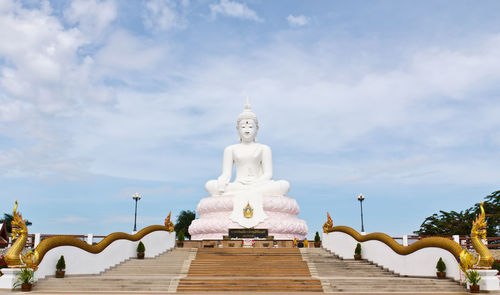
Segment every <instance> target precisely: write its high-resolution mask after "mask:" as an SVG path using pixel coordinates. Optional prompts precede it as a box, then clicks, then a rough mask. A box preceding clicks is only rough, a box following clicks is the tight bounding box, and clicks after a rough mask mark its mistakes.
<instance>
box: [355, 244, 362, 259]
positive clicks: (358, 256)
mask: <svg viewBox="0 0 500 295" xmlns="http://www.w3.org/2000/svg"><path fill="white" fill-rule="evenodd" d="M354 259H355V260H361V244H360V243H358V244H357V245H356V249H354Z"/></svg>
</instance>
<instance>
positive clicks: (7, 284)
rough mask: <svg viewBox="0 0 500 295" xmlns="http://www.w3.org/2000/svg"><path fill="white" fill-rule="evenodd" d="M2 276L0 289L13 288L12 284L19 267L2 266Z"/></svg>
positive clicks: (14, 281) (15, 279)
mask: <svg viewBox="0 0 500 295" xmlns="http://www.w3.org/2000/svg"><path fill="white" fill-rule="evenodd" d="M1 271H2V273H3V276H1V277H0V289H9V290H12V289H14V284H15V283H16V281H17V273H18V272H20V271H21V269H20V268H2V270H1Z"/></svg>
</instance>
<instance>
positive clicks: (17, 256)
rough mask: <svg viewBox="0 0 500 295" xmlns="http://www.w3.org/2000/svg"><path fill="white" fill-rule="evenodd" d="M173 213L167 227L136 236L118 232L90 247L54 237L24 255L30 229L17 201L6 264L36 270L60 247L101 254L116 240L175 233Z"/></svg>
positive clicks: (71, 240)
mask: <svg viewBox="0 0 500 295" xmlns="http://www.w3.org/2000/svg"><path fill="white" fill-rule="evenodd" d="M170 216H171V212H169V213H168V216H167V218H166V219H165V225H151V226H148V227H145V228H143V229H142V230H140V231H139V232H137V233H136V234H134V235H130V234H127V233H123V232H116V233H112V234H110V235H108V236H106V237H105V238H104V239H103V240H102V241H100V242H99V243H98V244H96V245H89V244H88V243H86V242H84V241H82V240H80V239H78V238H75V237H71V236H54V237H50V238H47V239H44V240H43V241H41V242H40V244H38V246H37V247H36V249H35V250H32V251H30V252H28V253H27V254H25V255H23V254H22V251H23V249H24V248H25V246H26V241H27V240H28V228H27V227H26V221H25V220H23V217H22V215H21V214H20V213H19V212H17V201H16V205H15V206H14V214H13V219H12V223H11V224H12V240H13V241H14V240H15V239H16V238H17V240H15V241H14V244H13V245H12V247H10V249H9V251H7V254H5V262H6V263H7V266H8V267H10V268H32V269H33V270H36V269H37V268H38V265H39V264H40V262H42V259H43V257H44V256H45V254H46V253H47V252H48V251H49V250H51V249H54V248H56V247H60V246H74V247H77V248H80V249H82V250H84V251H87V252H90V253H94V254H97V253H100V252H102V251H103V250H104V249H106V247H108V246H109V245H110V244H111V243H113V242H114V241H116V240H129V241H138V240H140V239H142V238H143V237H144V236H146V235H147V234H149V233H152V232H154V231H160V230H161V231H168V232H173V231H174V224H173V223H172V221H170Z"/></svg>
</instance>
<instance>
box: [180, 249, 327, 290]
mask: <svg viewBox="0 0 500 295" xmlns="http://www.w3.org/2000/svg"><path fill="white" fill-rule="evenodd" d="M177 292H288V293H291V292H323V288H322V287H321V282H320V281H319V280H317V279H314V278H311V274H310V272H309V268H308V266H307V263H306V262H305V261H304V260H303V259H302V255H301V254H300V251H299V250H298V249H293V248H249V249H246V248H212V249H199V250H198V253H197V255H196V258H195V259H194V260H193V261H192V263H191V267H190V269H189V272H188V274H187V277H185V278H183V279H181V280H180V282H179V285H178V288H177Z"/></svg>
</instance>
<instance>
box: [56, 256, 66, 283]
mask: <svg viewBox="0 0 500 295" xmlns="http://www.w3.org/2000/svg"><path fill="white" fill-rule="evenodd" d="M65 270H66V262H65V261H64V256H63V255H61V258H59V260H58V261H57V264H56V278H64V273H65Z"/></svg>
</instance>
